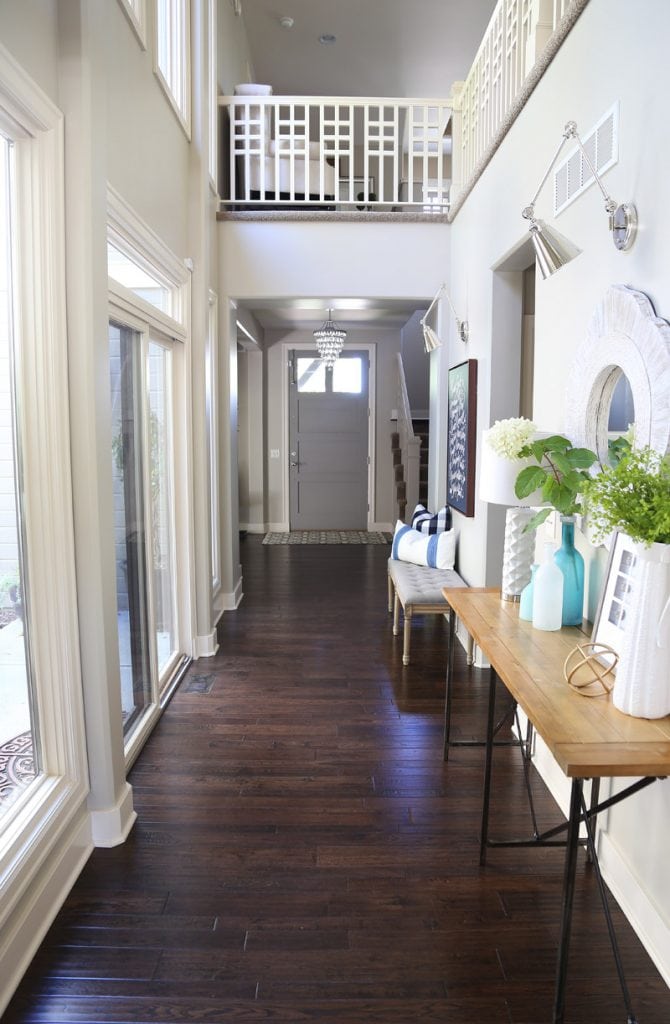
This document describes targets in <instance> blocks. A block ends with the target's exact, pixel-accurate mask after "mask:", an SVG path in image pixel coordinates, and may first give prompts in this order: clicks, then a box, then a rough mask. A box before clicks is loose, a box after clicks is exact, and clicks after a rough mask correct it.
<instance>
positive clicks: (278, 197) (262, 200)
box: [219, 0, 588, 221]
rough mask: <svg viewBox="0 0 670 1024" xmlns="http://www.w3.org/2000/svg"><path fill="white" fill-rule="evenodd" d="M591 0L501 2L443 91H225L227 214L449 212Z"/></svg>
mask: <svg viewBox="0 0 670 1024" xmlns="http://www.w3.org/2000/svg"><path fill="white" fill-rule="evenodd" d="M587 2H588V0H498V3H497V4H496V7H495V9H494V11H493V14H492V16H491V20H490V22H489V24H488V27H487V30H486V32H485V34H484V38H483V39H482V42H481V44H480V46H479V49H478V51H477V54H476V56H475V59H474V62H473V64H472V67H471V68H470V71H469V72H468V74H467V76H466V78H465V81H463V82H454V83H453V85H452V87H451V95H450V96H449V97H448V98H447V99H386V98H379V97H377V98H364V97H351V96H348V97H347V96H345V97H342V96H340V97H334V96H273V95H272V90H271V89H270V87H269V86H262V85H245V86H241V87H239V89H240V90H242V91H243V93H244V94H239V95H238V94H237V93H238V90H236V95H234V96H221V97H220V98H219V106H220V114H221V117H220V125H221V131H222V134H223V142H222V147H221V148H222V163H223V167H222V173H221V175H220V177H221V180H220V182H219V195H220V197H221V198H220V216H224V217H225V216H226V215H231V216H244V217H254V216H256V217H260V216H262V215H264V213H265V212H266V211H270V210H274V211H278V210H281V211H284V212H287V214H288V215H289V216H290V215H291V213H295V212H297V211H312V212H314V213H315V214H317V213H324V211H325V213H327V214H328V215H329V216H330V217H332V218H333V219H334V218H335V216H342V217H347V216H349V217H356V218H359V217H361V218H364V217H366V216H371V217H372V218H373V219H374V215H375V214H376V215H377V216H379V215H380V214H384V215H388V216H391V217H395V216H396V215H404V216H405V218H409V217H410V215H411V219H420V220H423V219H426V220H436V221H441V220H446V219H447V216H448V215H449V219H451V218H453V217H454V216H455V215H456V213H457V212H458V209H459V208H460V206H461V205H462V204H463V202H464V201H465V199H466V197H467V196H468V194H469V193H470V191H471V190H472V188H473V186H474V184H475V182H476V181H477V179H478V178H479V176H480V175H481V173H482V172H483V170H484V168H485V167H486V165H487V164H488V162H489V160H490V159H491V157H492V156H493V154H494V153H495V151H496V150H497V148H498V146H499V145H500V143H501V142H502V140H503V138H504V137H505V135H506V133H507V132H508V131H509V129H510V127H511V125H512V124H513V122H514V119H515V118H516V117H517V116H518V114H519V112H520V111H521V109H522V108H523V106H524V104H525V103H526V102H527V100H528V98H529V97H530V95H531V93H532V91H533V89H534V88H535V86H536V85H537V83H538V82H539V80H540V78H541V77H542V75H543V74H544V72H545V71H546V69H547V67H548V66H549V63H550V62H551V60H552V59H553V58H554V57H555V56H556V54H557V53H558V51H559V49H560V47H561V44H562V42H563V40H564V39H565V37H566V36H567V34H568V33H569V32H570V30H571V29H572V27H573V25H574V24H575V22H576V20H577V18H578V17H579V15H580V14H581V12H582V10H583V9H584V7H585V6H586V3H587Z"/></svg>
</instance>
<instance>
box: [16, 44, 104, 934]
mask: <svg viewBox="0 0 670 1024" xmlns="http://www.w3.org/2000/svg"><path fill="white" fill-rule="evenodd" d="M63 195H64V160H63V119H62V116H61V114H60V112H59V111H58V110H57V108H56V107H54V106H53V104H52V103H51V102H50V101H49V100H48V99H47V98H46V97H45V95H44V93H43V92H42V91H41V90H40V89H39V88H38V87H37V86H35V85H33V83H32V82H31V81H30V79H29V77H28V76H27V75H26V73H25V72H24V70H23V69H22V68H21V67H20V66H19V65H18V64H17V63H16V62H15V60H14V58H13V57H12V56H11V54H9V53H8V52H7V51H6V50H5V49H4V48H3V47H2V46H0V577H1V578H2V584H1V585H0V591H1V594H0V610H1V615H0V650H1V653H0V730H2V733H3V736H2V740H0V746H2V747H4V750H3V751H2V753H1V754H0V930H2V929H3V927H5V925H6V924H7V922H8V919H9V915H10V914H11V913H12V912H13V910H14V909H15V908H16V900H17V894H19V893H22V892H24V893H25V892H26V891H27V890H28V889H29V888H30V886H31V883H32V881H33V879H34V877H35V872H36V871H37V870H38V869H39V868H40V867H41V866H43V865H44V863H45V861H46V859H47V856H48V854H49V852H50V851H51V850H52V849H53V848H54V845H55V843H56V842H63V837H64V826H65V824H66V823H67V822H70V823H73V822H74V821H75V815H77V814H83V809H84V806H85V798H86V792H87V781H88V780H87V768H86V744H85V735H84V724H83V706H82V680H81V671H80V665H79V635H78V628H77V625H78V624H77V595H76V590H75V558H74V538H73V531H72V523H73V510H72V485H71V474H70V428H69V420H68V416H69V404H68V363H67V336H66V330H65V288H64V280H63V276H62V273H63V267H64V264H65V255H64V254H65V238H64V231H63V219H64V209H63ZM36 196H39V202H37V201H36V199H35V197H36ZM75 832H76V829H74V830H73V832H72V835H73V836H74V834H75Z"/></svg>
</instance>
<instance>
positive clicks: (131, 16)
mask: <svg viewBox="0 0 670 1024" xmlns="http://www.w3.org/2000/svg"><path fill="white" fill-rule="evenodd" d="M119 3H120V5H121V10H122V11H123V13H124V14H125V16H126V18H127V19H128V21H129V22H130V26H131V28H132V30H133V32H134V33H135V35H136V36H137V39H138V42H139V44H140V46H141V47H142V49H143V50H146V48H147V5H146V0H119Z"/></svg>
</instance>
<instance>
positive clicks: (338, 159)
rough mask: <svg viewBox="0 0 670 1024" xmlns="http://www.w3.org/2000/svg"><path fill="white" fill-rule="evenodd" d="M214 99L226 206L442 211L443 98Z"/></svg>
mask: <svg viewBox="0 0 670 1024" xmlns="http://www.w3.org/2000/svg"><path fill="white" fill-rule="evenodd" d="M219 106H220V108H221V110H222V122H223V125H224V128H223V130H224V133H225V138H226V139H227V148H228V154H227V159H226V160H225V161H224V174H223V175H222V178H223V180H222V181H221V182H220V186H219V192H220V196H221V204H222V207H223V208H224V209H225V208H226V207H229V206H231V205H234V206H237V205H239V204H240V203H243V204H244V205H245V207H246V206H253V205H256V206H262V205H267V204H268V203H275V204H276V203H277V202H281V203H282V204H288V205H291V204H298V203H299V204H300V205H301V206H305V205H307V206H309V205H316V204H318V205H324V204H327V205H331V206H332V205H335V206H337V207H338V208H341V209H345V210H346V209H356V208H358V209H359V210H360V209H364V210H374V209H379V208H385V209H389V208H393V209H396V208H397V209H404V208H405V207H411V208H414V209H417V208H419V209H420V210H424V211H426V212H433V213H444V212H446V210H447V207H448V194H449V188H450V185H451V175H450V160H451V137H450V134H449V119H450V114H451V109H450V106H449V104H448V103H447V102H446V101H445V100H439V99H438V100H433V99H418V100H417V99H386V98H376V99H370V98H358V97H332V96H328V97H313V96H312V97H308V96H261V95H246V96H221V97H219Z"/></svg>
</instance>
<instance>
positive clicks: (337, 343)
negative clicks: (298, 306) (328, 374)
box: [314, 310, 347, 368]
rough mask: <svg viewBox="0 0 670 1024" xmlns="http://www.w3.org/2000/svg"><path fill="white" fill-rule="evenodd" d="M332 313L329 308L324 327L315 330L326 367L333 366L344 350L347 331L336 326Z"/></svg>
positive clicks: (320, 353)
mask: <svg viewBox="0 0 670 1024" xmlns="http://www.w3.org/2000/svg"><path fill="white" fill-rule="evenodd" d="M330 313H331V311H330V310H328V319H327V320H326V322H325V324H324V325H323V327H319V329H318V331H314V341H315V342H316V347H317V351H318V353H319V355H320V356H321V360H322V362H324V363H325V364H326V367H331V368H332V366H333V365H334V364H335V363H336V361H337V357H338V356H339V354H340V352H341V351H342V346H343V345H344V341H345V338H346V336H347V332H346V331H342V330H340V328H339V327H336V326H335V324H334V323H333V321H332V320H331V318H330Z"/></svg>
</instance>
